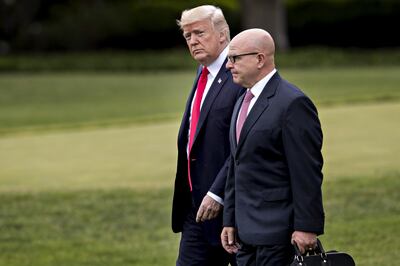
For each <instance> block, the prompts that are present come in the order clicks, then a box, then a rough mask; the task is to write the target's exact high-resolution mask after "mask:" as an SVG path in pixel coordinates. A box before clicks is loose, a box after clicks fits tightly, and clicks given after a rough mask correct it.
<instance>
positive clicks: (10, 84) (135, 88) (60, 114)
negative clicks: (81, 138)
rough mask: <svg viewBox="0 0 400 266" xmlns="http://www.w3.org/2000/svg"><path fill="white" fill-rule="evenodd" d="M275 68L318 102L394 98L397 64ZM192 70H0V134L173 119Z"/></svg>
mask: <svg viewBox="0 0 400 266" xmlns="http://www.w3.org/2000/svg"><path fill="white" fill-rule="evenodd" d="M278 67H279V66H278ZM280 72H281V74H282V76H283V77H284V78H286V79H288V80H289V81H291V82H293V83H294V84H296V85H298V86H299V87H300V88H301V89H303V90H304V91H305V92H306V93H307V94H309V96H311V98H312V99H313V100H314V101H315V102H316V104H317V105H319V106H326V105H343V104H346V105H348V104H353V103H354V102H358V103H364V102H374V101H399V99H400V90H399V87H398V84H400V75H399V73H400V67H374V68H349V67H347V68H322V69H315V68H314V69H295V70H294V69H282V70H280ZM194 76H195V71H194V70H193V71H177V72H154V73H64V74H62V73H58V74H56V73H42V74H2V75H0V134H10V133H13V132H24V131H26V130H48V129H54V128H56V129H57V128H60V129H64V128H71V127H72V128H75V127H94V126H95V127H103V126H110V125H126V124H132V123H143V122H146V121H150V122H152V121H162V120H173V119H176V118H177V117H180V116H181V114H182V112H183V109H184V106H185V102H186V98H187V96H188V94H189V92H190V90H191V88H192V84H193V78H194Z"/></svg>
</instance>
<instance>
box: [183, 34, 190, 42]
mask: <svg viewBox="0 0 400 266" xmlns="http://www.w3.org/2000/svg"><path fill="white" fill-rule="evenodd" d="M183 37H184V38H185V40H186V41H190V37H191V34H190V33H188V34H184V35H183Z"/></svg>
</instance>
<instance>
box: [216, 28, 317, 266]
mask: <svg viewBox="0 0 400 266" xmlns="http://www.w3.org/2000/svg"><path fill="white" fill-rule="evenodd" d="M274 53H275V45H274V41H273V39H272V37H271V36H270V34H269V33H268V32H266V31H264V30H261V29H250V30H246V31H243V32H241V33H239V34H238V35H237V36H236V37H235V38H233V40H232V41H231V43H230V45H229V53H228V59H229V61H228V63H227V67H228V68H229V69H230V70H231V72H232V76H233V80H234V82H235V83H238V84H240V85H242V86H243V87H246V88H248V89H247V91H246V94H245V95H244V96H243V97H241V98H240V99H239V100H238V102H237V104H236V105H235V108H234V111H233V115H232V122H231V127H230V134H229V138H230V145H231V156H230V163H229V165H230V166H229V173H228V178H227V184H226V190H225V206H224V220H223V225H224V229H223V231H222V233H221V241H222V245H223V246H224V248H225V249H226V250H227V251H228V252H230V253H235V252H237V262H238V265H257V266H258V265H263V266H266V265H267V266H269V265H270V266H280V265H282V266H283V265H288V264H289V263H290V261H291V260H292V259H293V254H294V249H293V246H292V245H291V242H292V243H293V242H296V243H297V245H298V246H299V248H300V250H301V251H302V252H303V253H304V252H305V251H306V250H309V249H313V248H315V246H316V237H317V235H318V234H322V233H323V229H324V212H323V206H322V193H321V184H322V172H321V170H322V164H323V158H322V155H321V147H322V131H321V126H320V122H319V119H318V114H317V110H316V107H315V106H314V104H313V103H312V102H311V100H310V99H309V98H308V97H307V96H306V95H305V94H304V93H303V92H302V91H301V90H300V89H298V88H296V87H295V86H294V85H292V84H290V83H289V82H287V81H286V80H284V79H282V78H281V77H280V75H279V74H278V72H277V71H276V69H275V64H274Z"/></svg>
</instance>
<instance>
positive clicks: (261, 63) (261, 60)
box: [257, 53, 266, 69]
mask: <svg viewBox="0 0 400 266" xmlns="http://www.w3.org/2000/svg"><path fill="white" fill-rule="evenodd" d="M265 60H266V57H265V54H262V53H260V54H258V55H257V68H258V69H261V68H262V67H263V66H264V65H265Z"/></svg>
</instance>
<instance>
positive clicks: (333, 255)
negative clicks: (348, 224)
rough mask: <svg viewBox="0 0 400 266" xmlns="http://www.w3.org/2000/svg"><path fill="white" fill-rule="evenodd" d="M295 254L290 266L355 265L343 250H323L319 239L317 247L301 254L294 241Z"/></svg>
mask: <svg viewBox="0 0 400 266" xmlns="http://www.w3.org/2000/svg"><path fill="white" fill-rule="evenodd" d="M294 248H295V250H296V255H295V256H294V260H293V262H292V263H291V264H290V266H355V265H356V264H355V263H354V260H353V258H352V257H351V256H350V255H349V254H347V253H344V252H338V251H328V252H325V251H324V248H323V247H322V244H321V241H319V239H317V248H316V249H315V250H314V251H312V252H309V253H308V254H306V255H301V253H300V250H299V248H298V247H297V245H296V243H295V244H294Z"/></svg>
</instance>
